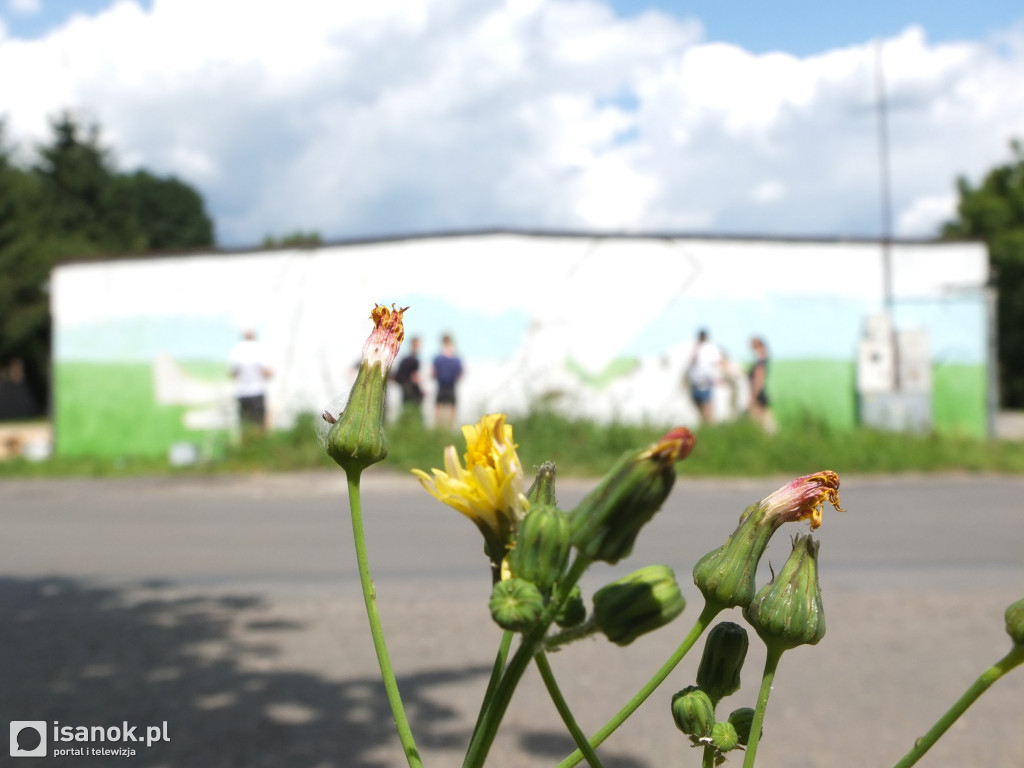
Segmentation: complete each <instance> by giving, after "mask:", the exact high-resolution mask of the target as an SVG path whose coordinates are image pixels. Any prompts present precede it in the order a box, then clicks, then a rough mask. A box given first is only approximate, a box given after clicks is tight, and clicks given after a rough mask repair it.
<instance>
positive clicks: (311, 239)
mask: <svg viewBox="0 0 1024 768" xmlns="http://www.w3.org/2000/svg"><path fill="white" fill-rule="evenodd" d="M321 243H323V239H322V238H321V237H320V233H319V232H316V231H315V230H312V231H309V232H304V231H303V230H296V231H295V232H289V233H288V234H287V235H282V236H281V237H274V236H273V235H267V236H266V237H264V238H263V247H264V248H278V247H283V248H286V247H289V246H291V247H294V248H312V247H315V246H318V245H320V244H321Z"/></svg>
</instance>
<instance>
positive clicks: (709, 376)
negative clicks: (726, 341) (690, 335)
mask: <svg viewBox="0 0 1024 768" xmlns="http://www.w3.org/2000/svg"><path fill="white" fill-rule="evenodd" d="M721 367H722V353H721V351H719V349H718V347H717V346H715V344H714V343H713V342H712V341H711V340H710V339H709V338H708V332H707V331H706V330H705V329H703V328H702V329H701V330H700V331H699V332H698V333H697V343H696V345H695V346H694V348H693V355H692V356H691V357H690V367H689V368H688V369H687V375H688V377H689V380H690V395H691V396H692V397H693V402H694V403H695V404H696V405H697V410H698V411H699V412H700V420H701V423H703V424H714V422H715V406H714V402H713V400H714V395H715V381H716V380H717V379H718V376H719V371H720V369H721Z"/></svg>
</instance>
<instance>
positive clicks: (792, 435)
mask: <svg viewBox="0 0 1024 768" xmlns="http://www.w3.org/2000/svg"><path fill="white" fill-rule="evenodd" d="M512 423H513V426H514V430H515V440H516V443H517V444H518V445H519V455H520V458H521V459H522V462H523V465H524V466H525V467H526V468H527V471H528V472H529V469H530V468H531V467H533V466H536V465H539V464H540V463H541V462H543V461H554V462H555V464H556V465H557V466H558V470H559V472H560V473H561V474H562V475H567V476H591V477H596V476H599V475H601V474H603V472H604V471H605V470H606V469H607V468H608V467H609V466H610V465H611V464H612V463H613V462H614V461H615V459H616V458H618V456H619V455H620V454H621V453H622V452H623V451H627V450H630V449H632V448H636V447H642V446H645V445H647V444H649V443H651V442H653V441H654V440H656V439H657V438H658V437H660V436H661V435H662V434H664V433H665V431H666V429H667V428H666V427H659V426H653V425H650V426H633V425H625V424H611V425H598V424H594V423H592V422H587V421H581V420H571V419H566V418H564V417H561V416H557V415H554V414H550V413H544V412H539V411H538V412H533V413H530V414H528V415H526V416H524V417H519V418H515V419H513V420H512ZM312 424H313V417H312V416H307V417H304V418H302V419H300V421H299V423H298V424H297V425H296V426H295V428H294V429H292V430H287V431H280V432H274V433H271V434H269V435H266V436H265V437H261V438H252V439H248V440H245V441H243V442H241V443H240V444H238V445H229V444H226V443H225V444H221V445H218V446H215V449H214V450H213V451H212V452H211V456H210V458H209V459H208V460H207V461H204V462H202V463H199V464H196V465H193V466H189V467H170V466H169V465H168V463H167V461H166V459H164V458H162V457H161V458H143V457H137V458H104V457H100V458H61V457H56V458H53V459H50V460H49V461H45V462H28V461H25V460H23V459H18V460H14V461H8V462H2V463H0V478H2V477H32V476H51V477H53V476H64V475H75V476H99V477H109V476H116V475H147V474H160V475H197V474H218V473H247V472H283V471H304V470H320V469H329V468H334V467H335V465H334V463H333V462H332V461H331V460H330V459H329V458H328V457H327V456H326V454H325V453H324V452H323V450H322V449H321V448H320V445H319V443H318V442H317V439H316V437H315V435H314V433H313V426H312ZM387 434H388V438H389V441H390V444H391V451H390V454H389V456H388V458H387V459H386V460H385V461H384V462H382V464H381V467H383V468H386V469H389V470H391V471H395V472H407V471H408V470H409V469H411V468H413V467H419V468H422V469H430V468H431V467H441V466H443V459H442V451H443V449H444V446H446V445H449V444H452V443H454V444H455V445H456V446H457V448H458V450H459V452H460V454H461V453H462V451H463V450H464V447H465V446H464V444H463V442H462V438H461V435H459V434H458V433H457V432H448V431H442V430H433V429H427V428H425V427H424V426H422V424H417V423H415V422H410V421H400V422H398V423H396V424H393V425H391V426H389V428H388V430H387ZM820 469H833V470H835V471H837V472H839V473H840V474H843V473H846V474H849V473H858V474H870V473H880V472H911V471H914V472H949V471H963V472H997V473H1010V474H1024V443H1019V442H1008V441H989V440H982V439H978V438H974V437H970V436H950V435H912V434H896V433H890V432H880V431H875V430H864V429H853V430H850V429H842V428H836V427H833V426H829V425H828V424H824V423H821V422H819V421H815V420H812V419H807V418H804V419H802V420H797V421H796V422H795V423H794V422H790V423H789V424H788V425H787V426H786V427H785V428H783V429H781V430H780V431H779V432H778V433H776V434H774V435H767V434H764V433H763V432H762V431H760V430H759V429H758V428H757V427H756V426H755V425H754V424H752V423H750V422H749V421H745V420H741V421H738V422H735V423H732V424H726V425H721V426H715V427H710V428H704V429H700V430H698V431H697V448H696V450H695V451H694V453H693V455H692V456H691V457H690V458H689V459H687V460H686V461H684V462H682V463H681V464H680V465H679V472H680V474H682V475H687V476H765V475H777V474H783V475H801V474H808V473H810V472H814V471H817V470H820ZM338 471H340V470H338Z"/></svg>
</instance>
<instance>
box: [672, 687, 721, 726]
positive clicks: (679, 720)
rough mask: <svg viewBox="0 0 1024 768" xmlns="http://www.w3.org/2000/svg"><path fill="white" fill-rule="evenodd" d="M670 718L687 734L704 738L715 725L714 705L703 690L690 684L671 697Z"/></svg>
mask: <svg viewBox="0 0 1024 768" xmlns="http://www.w3.org/2000/svg"><path fill="white" fill-rule="evenodd" d="M672 719H673V720H674V721H675V724H676V728H678V729H679V730H680V731H682V732H683V733H685V734H686V735H687V736H692V737H693V738H694V739H704V738H707V737H708V736H710V735H711V730H712V729H713V728H714V726H715V707H714V705H713V704H712V703H711V699H709V698H708V695H707V694H706V693H704V691H702V690H701V689H700V688H698V687H697V686H696V685H691V686H688V687H687V688H683V690H681V691H678V692H677V693H676V694H675V695H674V696H673V697H672Z"/></svg>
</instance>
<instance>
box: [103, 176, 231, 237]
mask: <svg viewBox="0 0 1024 768" xmlns="http://www.w3.org/2000/svg"><path fill="white" fill-rule="evenodd" d="M114 181H115V190H116V197H117V199H118V201H119V204H120V207H121V209H122V210H123V211H126V212H129V215H130V216H131V218H134V219H135V221H136V222H137V224H138V226H139V228H140V229H141V231H142V237H143V240H144V242H145V245H144V246H143V248H142V250H152V251H162V250H168V249H171V248H201V247H203V246H208V245H210V244H212V243H213V222H212V221H211V220H210V217H209V216H207V215H206V212H205V211H204V210H203V199H202V198H201V197H200V196H199V193H198V192H196V191H195V190H194V189H192V187H190V186H188V185H187V184H185V183H184V182H181V181H179V180H178V179H175V178H173V177H171V178H166V179H161V178H159V177H157V176H153V175H152V174H151V173H149V172H147V171H136V172H135V173H133V174H130V175H119V176H116V177H114Z"/></svg>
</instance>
